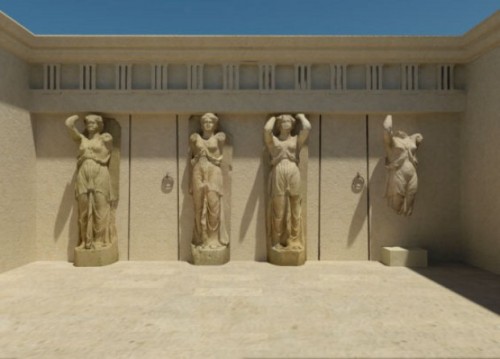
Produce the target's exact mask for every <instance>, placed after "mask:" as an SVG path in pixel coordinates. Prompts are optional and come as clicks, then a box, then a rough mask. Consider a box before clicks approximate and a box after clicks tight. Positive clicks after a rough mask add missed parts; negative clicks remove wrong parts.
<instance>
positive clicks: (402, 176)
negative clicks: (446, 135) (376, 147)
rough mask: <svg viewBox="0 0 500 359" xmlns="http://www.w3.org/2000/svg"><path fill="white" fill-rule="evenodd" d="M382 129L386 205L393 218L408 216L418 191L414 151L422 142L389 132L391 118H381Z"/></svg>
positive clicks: (401, 133)
mask: <svg viewBox="0 0 500 359" xmlns="http://www.w3.org/2000/svg"><path fill="white" fill-rule="evenodd" d="M383 126H384V146H385V153H386V158H385V167H386V168H387V174H388V176H387V184H386V189H385V197H386V198H387V204H388V205H389V207H391V208H392V209H393V210H394V211H396V213H397V214H400V215H403V216H410V215H411V214H412V212H413V204H414V202H415V195H416V193H417V189H418V177H417V164H418V161H417V149H418V147H419V145H420V143H421V142H422V140H423V139H424V138H423V137H422V135H421V134H420V133H415V134H413V135H408V134H406V133H405V132H403V131H393V129H392V116H391V115H388V116H387V117H386V118H385V120H384V124H383Z"/></svg>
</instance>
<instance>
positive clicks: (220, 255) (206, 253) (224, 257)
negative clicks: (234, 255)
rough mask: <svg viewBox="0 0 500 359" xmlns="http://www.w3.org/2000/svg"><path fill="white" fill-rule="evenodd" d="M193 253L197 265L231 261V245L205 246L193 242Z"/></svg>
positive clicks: (219, 263) (194, 262)
mask: <svg viewBox="0 0 500 359" xmlns="http://www.w3.org/2000/svg"><path fill="white" fill-rule="evenodd" d="M191 254H192V255H193V264H195V265H221V264H226V263H227V262H229V246H221V247H217V248H207V247H205V248H203V247H201V246H195V245H193V244H191Z"/></svg>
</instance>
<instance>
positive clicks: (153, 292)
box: [0, 261, 500, 359]
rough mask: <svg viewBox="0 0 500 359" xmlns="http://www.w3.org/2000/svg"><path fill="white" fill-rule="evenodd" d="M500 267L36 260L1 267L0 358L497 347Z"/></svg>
mask: <svg viewBox="0 0 500 359" xmlns="http://www.w3.org/2000/svg"><path fill="white" fill-rule="evenodd" d="M499 312H500V277H499V276H497V275H494V274H491V273H487V272H483V271H480V270H478V269H475V268H471V267H466V266H461V265H447V266H437V267H428V268H424V269H418V270H416V269H413V270H412V269H410V268H405V267H386V266H384V265H382V264H381V263H378V262H307V263H306V264H305V265H304V266H300V267H279V266H273V265H271V264H268V263H259V262H236V261H235V262H230V263H228V264H226V265H223V266H206V267H204V266H193V265H190V264H188V263H185V262H126V261H122V262H117V263H114V264H112V265H110V266H106V267H99V268H92V267H89V268H82V267H80V268H77V267H73V266H72V265H71V264H70V263H65V262H35V263H31V264H29V265H26V266H23V267H20V268H17V269H14V270H11V271H8V272H5V273H3V274H0V358H69V357H71V358H91V357H94V358H141V359H144V358H499V357H500V317H499Z"/></svg>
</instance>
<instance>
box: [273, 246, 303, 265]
mask: <svg viewBox="0 0 500 359" xmlns="http://www.w3.org/2000/svg"><path fill="white" fill-rule="evenodd" d="M267 261H268V262H269V263H271V264H276V265H279V266H301V265H303V264H304V263H305V262H306V251H305V249H304V248H303V249H289V248H286V247H271V248H270V249H269V251H268V256H267Z"/></svg>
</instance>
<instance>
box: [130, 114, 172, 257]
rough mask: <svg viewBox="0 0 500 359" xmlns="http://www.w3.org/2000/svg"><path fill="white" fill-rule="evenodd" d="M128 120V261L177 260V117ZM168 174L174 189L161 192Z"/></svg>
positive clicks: (134, 117) (159, 116)
mask: <svg viewBox="0 0 500 359" xmlns="http://www.w3.org/2000/svg"><path fill="white" fill-rule="evenodd" d="M131 118H132V127H131V142H130V146H131V147H130V154H131V158H130V260H177V257H178V225H177V224H178V219H179V218H178V212H177V200H178V191H177V188H178V187H177V185H178V178H177V121H176V115H154V116H153V115H132V116H131ZM167 172H168V173H169V175H170V176H171V177H172V178H173V179H174V187H173V189H172V192H170V193H163V192H162V190H161V182H162V179H163V177H164V176H165V175H166V173H167ZM124 205H126V204H124Z"/></svg>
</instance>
